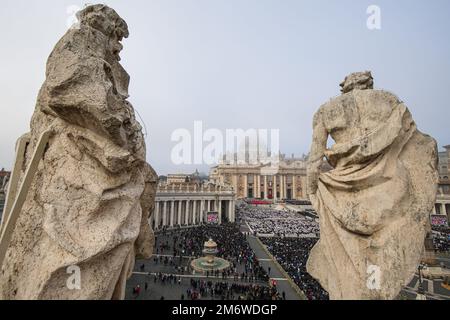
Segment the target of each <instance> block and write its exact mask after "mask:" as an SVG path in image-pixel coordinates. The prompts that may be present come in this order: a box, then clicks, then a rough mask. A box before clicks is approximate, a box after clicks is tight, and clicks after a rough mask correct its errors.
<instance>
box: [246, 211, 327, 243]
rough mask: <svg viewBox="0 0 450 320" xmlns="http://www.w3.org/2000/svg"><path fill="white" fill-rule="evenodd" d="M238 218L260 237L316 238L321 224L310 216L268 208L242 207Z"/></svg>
mask: <svg viewBox="0 0 450 320" xmlns="http://www.w3.org/2000/svg"><path fill="white" fill-rule="evenodd" d="M237 216H238V217H239V218H240V220H241V221H242V222H244V223H246V224H247V225H248V227H249V228H250V229H251V230H252V232H253V233H255V234H256V235H258V236H272V237H293V238H315V237H317V236H318V235H319V231H320V230H319V224H318V223H317V222H316V221H315V219H313V218H311V217H309V216H305V215H302V214H299V213H297V212H293V211H289V210H276V209H274V208H272V207H267V206H247V205H241V206H239V207H238V208H237Z"/></svg>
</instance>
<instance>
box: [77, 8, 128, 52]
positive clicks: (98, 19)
mask: <svg viewBox="0 0 450 320" xmlns="http://www.w3.org/2000/svg"><path fill="white" fill-rule="evenodd" d="M77 18H78V20H79V22H80V25H81V26H83V25H84V26H89V27H91V28H93V29H96V30H98V31H100V32H101V33H103V34H104V35H105V36H107V37H108V38H109V39H110V40H111V51H112V53H113V54H114V55H115V56H116V57H117V59H118V60H120V57H119V53H120V51H121V50H122V45H121V44H120V41H122V39H123V38H128V36H129V31H128V25H127V23H126V22H125V20H123V19H122V18H121V17H120V16H119V15H118V14H117V12H116V11H114V9H111V8H110V7H108V6H106V5H103V4H96V5H92V6H88V7H86V8H84V9H83V10H81V11H80V12H78V13H77Z"/></svg>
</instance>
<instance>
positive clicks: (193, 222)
mask: <svg viewBox="0 0 450 320" xmlns="http://www.w3.org/2000/svg"><path fill="white" fill-rule="evenodd" d="M192 224H193V225H194V226H195V225H196V224H197V200H194V204H193V208H192Z"/></svg>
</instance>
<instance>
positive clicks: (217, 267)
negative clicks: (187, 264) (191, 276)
mask: <svg viewBox="0 0 450 320" xmlns="http://www.w3.org/2000/svg"><path fill="white" fill-rule="evenodd" d="M218 252H219V251H218V250H217V243H215V242H214V241H213V240H212V239H210V240H209V241H207V242H205V246H204V249H203V254H204V255H205V256H204V257H202V258H199V259H195V260H193V261H192V262H191V267H192V269H194V270H195V271H196V272H200V273H206V272H211V271H212V272H214V271H219V272H220V271H224V270H226V269H228V268H229V267H230V263H229V262H228V261H227V260H225V259H222V258H218V257H216V255H217V253H218Z"/></svg>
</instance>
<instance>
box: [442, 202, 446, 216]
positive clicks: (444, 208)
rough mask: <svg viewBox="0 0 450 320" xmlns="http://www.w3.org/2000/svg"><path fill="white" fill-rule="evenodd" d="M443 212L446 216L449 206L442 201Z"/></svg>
mask: <svg viewBox="0 0 450 320" xmlns="http://www.w3.org/2000/svg"><path fill="white" fill-rule="evenodd" d="M441 213H442V214H443V215H445V216H446V215H447V208H446V207H445V203H442V209H441Z"/></svg>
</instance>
